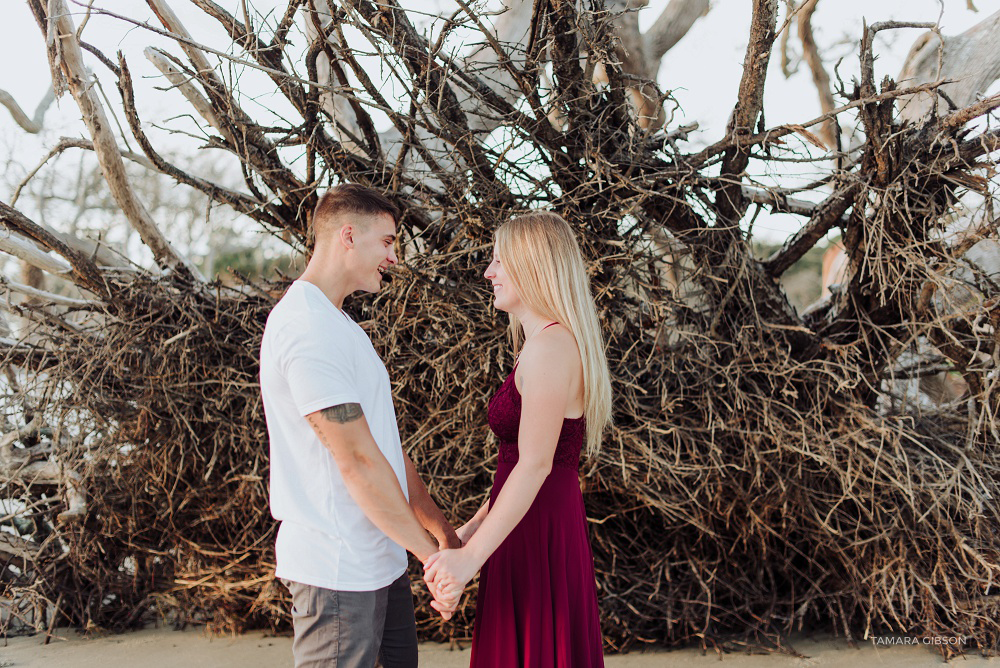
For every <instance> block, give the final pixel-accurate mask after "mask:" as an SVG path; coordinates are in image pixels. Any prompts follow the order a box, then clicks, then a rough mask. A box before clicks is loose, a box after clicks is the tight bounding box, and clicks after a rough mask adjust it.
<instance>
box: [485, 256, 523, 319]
mask: <svg viewBox="0 0 1000 668" xmlns="http://www.w3.org/2000/svg"><path fill="white" fill-rule="evenodd" d="M483 276H485V277H486V280H488V281H489V282H490V283H491V284H492V285H493V305H494V306H496V307H497V310H499V311H507V312H508V313H510V312H511V311H512V310H516V309H518V308H519V307H520V305H521V296H520V295H519V294H517V288H516V287H515V286H514V281H513V280H512V279H511V278H510V276H509V275H508V274H507V272H506V270H505V269H504V268H503V264H502V263H501V262H500V256H498V255H497V249H496V246H494V247H493V261H492V262H490V266H488V267H486V272H485V273H484V274H483Z"/></svg>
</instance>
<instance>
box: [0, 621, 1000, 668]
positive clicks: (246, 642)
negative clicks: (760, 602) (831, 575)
mask: <svg viewBox="0 0 1000 668" xmlns="http://www.w3.org/2000/svg"><path fill="white" fill-rule="evenodd" d="M43 641H44V636H32V637H20V638H9V639H8V640H7V641H6V644H4V642H3V641H2V640H0V668H43V667H44V668H64V667H65V668H130V667H131V666H136V667H138V668H167V667H169V668H177V667H178V666H180V667H183V668H237V667H238V668H253V667H256V666H261V667H264V666H267V667H272V666H274V667H284V666H287V667H288V668H291V666H292V649H291V646H292V641H291V638H288V637H281V636H271V635H267V634H264V633H261V632H254V633H247V634H245V635H241V636H235V637H221V638H219V637H215V638H213V637H209V636H208V635H207V634H206V633H205V632H204V631H203V630H201V629H188V630H185V631H174V630H172V629H169V628H152V629H146V630H143V631H137V632H135V633H127V634H122V635H109V636H104V637H91V638H88V637H84V636H82V635H79V634H77V633H76V632H75V631H72V630H70V629H58V630H57V631H56V633H55V634H54V637H53V638H52V639H51V641H50V642H49V644H48V645H45V644H43ZM889 642H893V643H896V644H892V645H890V644H888V643H889ZM900 642H906V640H901V639H891V640H888V641H886V640H882V641H881V642H880V643H879V644H878V645H876V644H874V643H873V642H872V641H868V642H867V643H862V644H859V646H858V647H856V648H852V647H850V646H849V645H848V644H847V642H846V641H844V640H842V639H830V638H813V637H805V636H803V637H796V638H793V639H791V641H790V643H791V645H792V646H793V647H794V648H795V649H796V650H798V651H799V652H800V653H802V654H804V655H805V658H798V657H793V656H787V655H773V654H771V655H747V654H725V655H723V656H722V657H721V664H720V657H719V656H718V655H717V654H715V653H703V652H702V651H701V650H700V649H697V648H688V649H680V650H664V649H652V650H638V651H633V652H631V653H629V654H621V655H611V656H608V657H606V663H607V666H608V668H653V667H654V666H656V667H659V666H664V667H670V668H702V667H705V668H707V667H708V666H712V667H715V668H717V667H718V666H720V665H722V666H723V667H725V668H764V667H766V668H793V667H795V668H798V667H800V666H803V667H804V666H809V667H810V668H814V667H818V668H867V667H868V666H885V667H887V668H911V667H912V668H920V667H923V666H941V665H943V664H944V661H943V660H942V658H941V655H940V653H938V652H937V651H935V650H934V649H933V647H930V646H927V645H924V644H919V641H917V642H918V644H905V645H903V644H898V643H900ZM909 642H911V643H912V642H913V640H912V639H910V640H909ZM420 664H421V666H425V667H429V668H459V667H463V668H464V667H465V666H468V665H469V651H468V649H464V650H460V649H451V648H450V647H449V646H448V645H438V644H434V643H425V644H423V645H421V647H420ZM952 665H955V666H961V667H962V668H966V667H968V668H973V667H978V666H989V667H990V668H1000V658H995V659H986V658H983V657H982V656H980V655H979V654H978V653H975V652H973V653H971V654H969V655H967V656H965V657H960V658H958V659H956V660H954V661H953V662H952Z"/></svg>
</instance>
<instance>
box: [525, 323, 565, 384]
mask: <svg viewBox="0 0 1000 668" xmlns="http://www.w3.org/2000/svg"><path fill="white" fill-rule="evenodd" d="M580 364H581V360H580V350H579V348H578V347H577V343H576V338H575V337H574V336H573V333H572V332H571V331H569V328H567V327H565V326H563V325H561V324H559V323H556V324H555V325H552V326H550V327H546V328H545V329H543V330H542V331H540V332H539V333H538V334H536V335H535V336H533V337H532V338H531V340H530V341H528V342H527V343H526V344H525V346H524V349H523V350H522V351H521V356H520V358H519V359H518V369H519V370H520V369H528V370H530V371H534V372H541V373H552V372H558V371H566V372H567V373H570V372H572V371H574V370H575V369H576V368H577V367H579V366H580Z"/></svg>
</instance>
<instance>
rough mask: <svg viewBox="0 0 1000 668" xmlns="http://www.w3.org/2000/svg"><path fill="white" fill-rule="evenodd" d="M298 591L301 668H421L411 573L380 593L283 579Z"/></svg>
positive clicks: (295, 608)
mask: <svg viewBox="0 0 1000 668" xmlns="http://www.w3.org/2000/svg"><path fill="white" fill-rule="evenodd" d="M282 582H283V583H284V584H285V586H286V587H288V590H289V591H290V592H292V623H293V625H294V627H295V641H294V642H293V643H292V653H293V654H294V655H295V668H321V667H322V668H372V667H373V666H374V665H375V660H376V659H378V660H380V661H381V664H382V666H384V667H385V668H415V667H416V665H417V625H416V622H415V621H414V619H413V594H412V593H410V579H409V577H407V575H406V573H403V575H402V576H401V577H400V578H399V579H398V580H396V581H395V582H393V583H392V584H391V585H389V586H388V587H383V588H381V589H377V590H375V591H333V590H332V589H323V588H322V587H314V586H312V585H307V584H301V583H299V582H292V581H290V580H282Z"/></svg>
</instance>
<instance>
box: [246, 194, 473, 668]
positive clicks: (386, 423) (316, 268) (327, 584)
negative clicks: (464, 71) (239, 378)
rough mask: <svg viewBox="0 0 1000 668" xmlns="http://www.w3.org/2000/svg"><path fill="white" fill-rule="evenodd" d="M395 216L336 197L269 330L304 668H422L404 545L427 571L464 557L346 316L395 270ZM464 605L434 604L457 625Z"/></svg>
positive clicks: (265, 358)
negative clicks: (452, 554)
mask: <svg viewBox="0 0 1000 668" xmlns="http://www.w3.org/2000/svg"><path fill="white" fill-rule="evenodd" d="M398 216H399V210H398V209H397V207H396V206H395V205H394V204H393V203H392V202H390V201H389V200H388V199H386V198H385V197H384V196H383V195H381V194H380V193H378V192H376V191H374V190H371V189H369V188H365V187H362V186H358V185H353V184H343V185H339V186H336V187H334V188H332V189H331V190H330V191H329V192H327V193H326V194H325V195H324V196H323V197H322V198H321V199H320V201H319V204H317V205H316V210H315V212H314V213H313V218H312V228H313V233H314V239H315V247H314V250H313V255H312V257H311V258H310V260H309V263H308V265H307V266H306V269H305V271H304V272H303V273H302V275H301V276H300V277H299V279H298V280H297V281H295V282H294V283H292V285H291V286H290V287H289V288H288V291H287V292H286V293H285V295H284V297H282V298H281V301H279V302H278V303H277V304H276V305H275V307H274V309H273V310H272V311H271V313H270V315H269V316H268V319H267V326H266V327H265V329H264V337H263V341H262V343H261V354H260V386H261V394H262V396H263V399H264V413H265V416H266V418H267V428H268V435H269V437H270V444H271V445H270V447H271V513H272V515H274V517H275V519H277V520H280V521H281V526H280V528H279V530H278V538H277V542H276V546H275V552H276V555H277V573H276V574H277V576H278V577H279V578H281V579H282V581H283V582H285V584H286V585H287V586H288V588H289V590H290V591H291V593H292V618H293V623H294V629H295V640H294V642H293V645H292V651H293V653H294V655H295V665H296V666H297V667H302V666H351V667H354V666H359V667H364V668H370V667H371V666H374V664H375V660H376V658H381V660H382V663H383V665H384V666H385V667H386V668H395V667H397V666H399V667H403V666H406V667H411V666H416V665H417V637H416V624H415V622H414V617H413V599H412V595H411V593H410V583H409V580H408V578H407V575H406V563H407V561H406V559H407V558H406V552H405V551H404V548H405V549H406V550H409V551H410V552H412V553H413V554H414V555H415V556H416V557H417V558H418V559H420V560H421V561H425V560H426V559H427V558H428V557H429V556H430V555H431V554H433V553H435V552H437V551H438V550H439V549H443V548H445V547H459V546H461V541H460V540H459V539H458V537H457V536H456V535H455V531H454V529H452V527H451V525H450V524H449V523H448V522H447V520H446V519H445V518H444V515H443V514H442V513H441V510H440V509H439V508H438V507H437V505H436V504H435V503H434V501H432V500H431V498H430V495H429V494H428V493H427V489H426V487H424V484H423V482H422V481H421V480H420V478H419V476H418V475H417V472H416V469H414V467H413V463H412V462H411V461H410V459H409V457H408V456H407V455H406V453H404V452H403V449H402V447H401V445H400V439H399V431H398V428H397V425H396V414H395V410H394V408H393V404H392V396H391V393H390V385H389V375H388V373H387V372H386V368H385V365H384V364H383V363H382V360H381V359H380V358H379V356H378V354H377V353H376V352H375V349H374V348H373V347H372V343H371V340H370V339H369V338H368V336H367V335H366V334H365V333H364V331H363V330H362V329H361V328H360V327H359V326H358V325H357V324H356V323H355V322H354V321H352V320H351V318H350V317H348V316H347V314H346V313H344V312H343V310H341V309H342V306H343V303H344V298H345V297H347V295H349V294H351V293H353V292H356V291H359V290H360V291H364V292H377V291H378V290H379V289H380V287H381V284H382V273H383V272H384V271H385V270H386V269H387V268H388V267H390V266H391V265H393V264H395V263H396V255H395V250H394V245H395V241H396V220H397V218H398ZM428 532H430V533H431V534H432V535H433V536H434V538H435V539H436V540H437V543H436V544H435V542H434V541H432V540H431V538H430V536H428ZM456 603H457V601H456V600H452V601H437V602H435V604H434V607H435V608H437V609H438V610H440V611H442V614H443V615H445V616H446V617H448V616H450V609H453V607H454V605H455V604H456Z"/></svg>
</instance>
